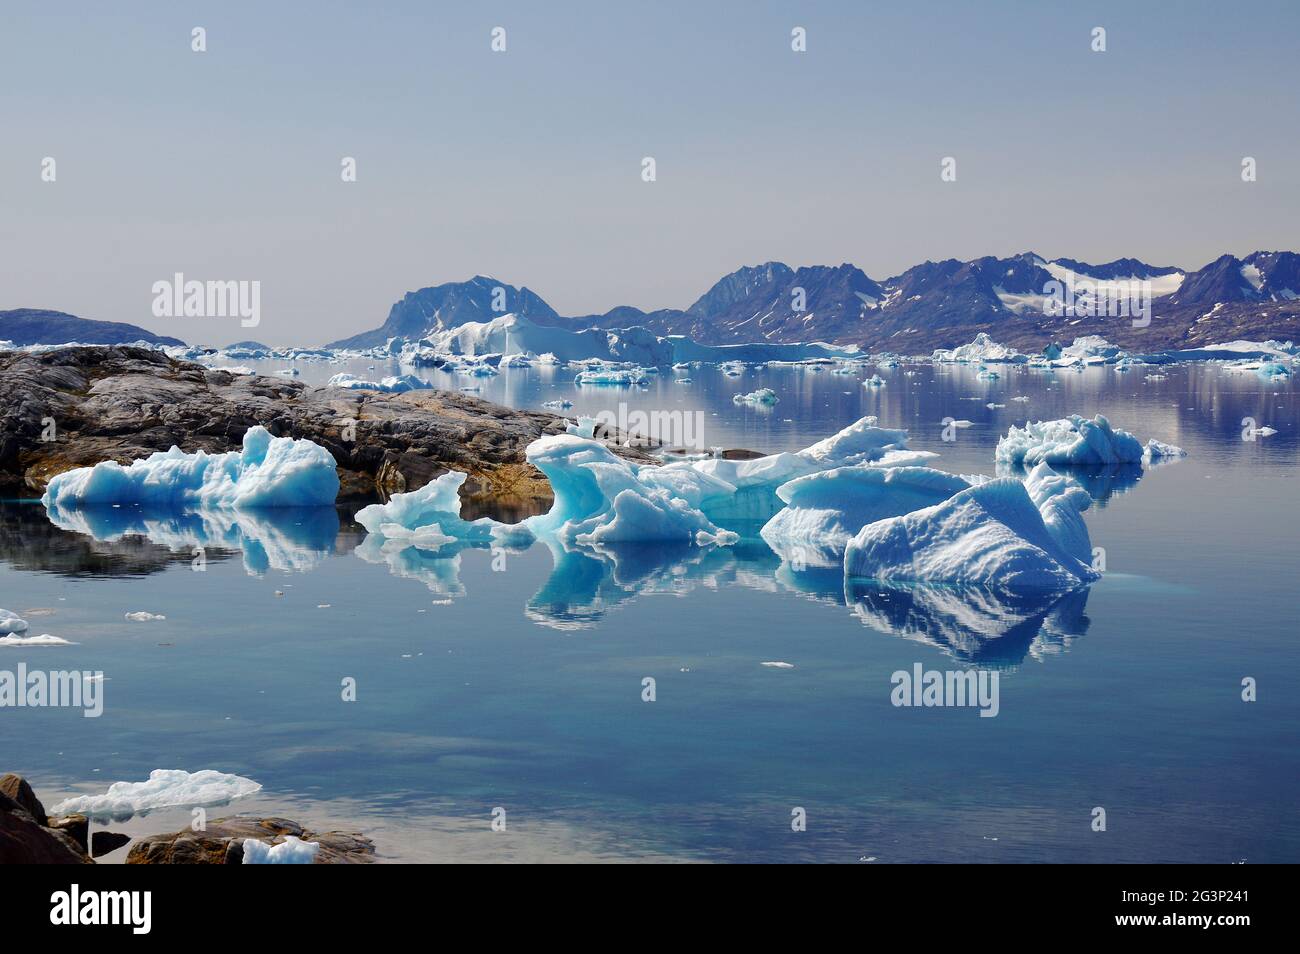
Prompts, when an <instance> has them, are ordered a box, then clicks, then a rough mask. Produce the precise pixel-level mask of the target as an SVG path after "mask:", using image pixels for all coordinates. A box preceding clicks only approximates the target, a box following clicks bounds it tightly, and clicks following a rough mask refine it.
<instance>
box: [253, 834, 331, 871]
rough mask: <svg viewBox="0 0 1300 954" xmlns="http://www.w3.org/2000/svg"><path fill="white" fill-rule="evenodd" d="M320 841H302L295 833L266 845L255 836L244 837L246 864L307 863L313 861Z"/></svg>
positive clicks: (318, 849)
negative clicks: (275, 843) (273, 843)
mask: <svg viewBox="0 0 1300 954" xmlns="http://www.w3.org/2000/svg"><path fill="white" fill-rule="evenodd" d="M318 851H320V842H318V841H303V840H302V839H301V838H299V837H298V836H297V835H285V836H284V841H282V842H280V843H279V844H278V845H268V844H267V843H266V842H264V841H258V840H257V839H256V838H245V839H244V861H243V863H244V864H246V865H309V864H312V863H313V862H315V860H316V852H318Z"/></svg>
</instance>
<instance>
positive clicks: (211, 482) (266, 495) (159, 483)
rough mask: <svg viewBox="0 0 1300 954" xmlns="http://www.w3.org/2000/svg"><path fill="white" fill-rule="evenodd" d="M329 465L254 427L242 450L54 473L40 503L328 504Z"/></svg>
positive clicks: (317, 452)
mask: <svg viewBox="0 0 1300 954" xmlns="http://www.w3.org/2000/svg"><path fill="white" fill-rule="evenodd" d="M338 492H339V478H338V472H337V466H336V464H335V462H334V458H333V457H332V456H331V455H330V452H329V451H327V450H326V449H325V448H323V447H321V446H320V445H319V444H316V443H314V442H312V441H310V440H307V439H305V438H304V439H302V440H295V439H294V438H292V437H272V436H271V434H270V432H269V431H267V429H266V428H264V427H262V426H261V425H256V426H254V427H250V428H249V429H248V430H247V431H246V432H245V433H244V441H243V449H242V450H239V451H229V452H227V453H224V454H209V453H207V452H206V451H196V452H195V453H193V454H186V453H184V452H183V451H182V450H180V448H178V447H172V449H171V450H169V451H165V452H162V451H160V452H158V453H156V454H151V455H150V456H149V457H147V458H145V459H144V460H135V461H132V462H131V463H130V464H128V465H126V466H125V467H124V466H122V465H121V464H119V463H117V462H116V461H111V460H109V461H101V462H100V463H98V464H96V465H95V466H94V467H81V468H78V469H76V470H69V471H65V472H63V473H61V474H58V475H56V476H55V477H54V478H53V479H52V480H51V481H50V482H49V485H48V486H47V487H46V490H45V494H44V496H43V497H42V498H41V502H42V503H43V504H45V506H46V508H47V509H49V508H52V507H64V508H75V507H78V506H81V505H83V504H127V503H133V504H144V505H152V506H171V507H196V508H222V507H234V508H241V507H247V508H258V507H301V506H321V505H330V506H332V505H333V504H334V498H335V497H337V496H338Z"/></svg>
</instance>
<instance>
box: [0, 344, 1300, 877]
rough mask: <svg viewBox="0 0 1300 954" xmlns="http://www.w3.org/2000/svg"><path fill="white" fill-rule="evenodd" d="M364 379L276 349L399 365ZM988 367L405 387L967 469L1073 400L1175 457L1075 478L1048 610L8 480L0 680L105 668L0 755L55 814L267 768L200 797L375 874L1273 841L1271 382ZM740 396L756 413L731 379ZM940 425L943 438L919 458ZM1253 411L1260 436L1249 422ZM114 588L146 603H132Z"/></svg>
mask: <svg viewBox="0 0 1300 954" xmlns="http://www.w3.org/2000/svg"><path fill="white" fill-rule="evenodd" d="M373 363H374V362H359V363H356V364H354V365H353V366H351V367H347V366H337V365H335V366H330V365H312V364H301V365H299V367H300V368H301V369H302V371H303V377H304V378H305V379H307V380H323V379H324V378H326V377H328V376H329V375H330V374H333V373H336V372H338V371H340V370H351V371H353V372H354V373H358V374H368V375H372V376H376V375H381V374H384V373H392V371H393V370H395V369H389V368H385V367H383V366H382V365H381V366H380V367H377V368H376V369H375V370H374V371H368V370H367V368H366V365H367V364H373ZM264 367H266V368H270V369H274V367H278V365H268V366H264ZM1000 370H1001V371H1002V375H1003V376H1002V377H1001V378H1000V379H999V380H997V381H991V382H986V381H980V380H977V378H976V376H975V370H974V369H971V368H952V367H941V368H931V367H929V366H927V365H916V366H904V367H902V368H898V369H893V370H889V371H880V372H879V373H880V374H881V376H882V377H885V378H886V380H887V382H888V383H887V384H886V386H885V387H883V388H878V389H872V390H868V389H866V388H863V387H862V385H861V379H862V377H863V376H864V375H863V374H860V373H859V374H854V375H834V374H831V373H829V372H825V371H824V372H811V371H806V370H802V369H792V368H781V369H763V370H757V371H754V370H751V371H747V372H746V373H745V374H744V375H743V376H741V377H740V378H729V377H726V376H724V375H722V374H721V373H720V372H718V371H716V370H714V369H693V370H692V371H690V372H688V373H689V376H690V377H691V378H692V382H691V383H690V384H680V383H675V382H674V381H673V377H674V376H673V375H671V374H667V373H665V374H663V375H661V376H660V377H659V378H658V379H652V381H651V384H650V386H649V387H648V388H645V389H639V388H638V389H589V388H588V389H581V390H578V389H575V388H574V387H573V384H572V373H571V372H568V371H555V370H549V369H525V370H507V371H505V372H503V373H502V374H501V375H500V376H499V377H496V378H491V379H487V380H482V379H477V380H472V381H467V380H465V379H464V378H459V379H457V378H455V377H454V376H452V375H447V374H444V373H442V372H436V371H428V372H425V373H426V374H427V376H428V377H429V378H430V379H431V380H433V381H435V382H436V383H437V384H438V385H439V386H444V387H462V386H466V385H471V386H479V387H481V388H482V390H481V392H479V393H481V395H482V396H483V397H485V398H489V399H492V400H497V401H502V402H504V403H509V404H512V405H516V406H524V407H540V406H541V403H542V402H543V401H547V400H555V399H559V398H567V399H569V400H572V401H573V402H574V405H575V407H574V409H573V411H572V412H571V413H588V414H592V413H595V412H597V411H600V410H616V409H617V406H618V404H619V402H625V403H626V404H627V406H628V407H629V408H632V409H635V408H643V409H683V410H689V411H695V410H699V411H702V412H703V415H704V421H705V428H706V433H705V442H706V443H707V444H709V445H722V446H728V447H738V446H739V447H748V448H753V449H756V450H761V451H765V452H770V451H776V450H794V449H797V448H799V447H802V446H805V445H807V444H809V443H811V442H812V441H814V440H817V439H819V438H821V437H824V436H826V435H828V434H830V433H832V432H834V431H835V430H837V429H838V428H840V427H842V426H844V425H845V424H848V423H850V422H851V421H853V420H856V419H857V418H858V417H860V416H861V415H863V414H876V415H878V416H879V417H880V421H881V423H882V424H883V425H886V426H896V427H906V428H908V429H909V430H910V431H911V433H912V435H913V438H912V446H913V447H916V448H920V449H926V450H934V451H937V452H939V453H941V454H942V457H940V458H939V459H938V461H937V462H936V465H937V466H941V467H943V468H945V469H948V470H952V471H955V472H959V473H977V472H979V473H992V472H993V447H994V445H995V443H996V441H997V437H998V436H999V434H1001V433H1004V432H1005V430H1006V428H1007V426H1009V425H1010V424H1012V423H1022V422H1023V421H1024V419H1025V418H1026V417H1031V418H1034V419H1042V418H1054V417H1059V416H1062V415H1064V414H1068V413H1080V414H1088V415H1091V414H1094V413H1097V412H1103V413H1106V414H1107V415H1109V416H1110V418H1111V420H1112V422H1113V423H1114V424H1115V425H1116V426H1120V427H1124V428H1126V429H1128V430H1131V431H1133V432H1134V433H1136V434H1137V435H1138V436H1139V437H1140V438H1142V439H1143V440H1145V439H1146V438H1148V437H1155V438H1158V439H1160V440H1163V441H1167V442H1170V443H1174V444H1178V445H1180V446H1182V447H1184V448H1185V449H1186V450H1187V451H1188V453H1189V456H1188V458H1186V459H1185V460H1183V461H1181V462H1177V463H1172V464H1168V465H1165V466H1161V467H1157V468H1154V469H1151V470H1148V471H1147V472H1146V473H1145V474H1144V475H1140V477H1139V475H1137V474H1132V473H1128V474H1110V475H1090V479H1089V483H1088V485H1089V487H1090V489H1091V490H1092V491H1093V493H1094V495H1095V497H1096V498H1097V503H1096V504H1095V505H1094V507H1093V508H1092V510H1090V511H1089V513H1088V518H1087V519H1088V525H1089V528H1090V531H1091V533H1092V538H1093V543H1094V545H1097V546H1101V547H1104V548H1105V551H1106V563H1107V573H1106V575H1105V577H1104V578H1103V580H1102V581H1101V582H1099V583H1097V584H1096V585H1094V586H1092V587H1091V588H1090V589H1089V590H1087V591H1086V592H1084V593H1080V594H1077V595H1075V596H1073V597H1071V598H1069V599H1067V600H1064V601H1061V602H1059V603H1048V604H1043V603H1041V602H1035V601H1034V600H1025V601H1020V602H1018V603H1016V604H1014V605H1013V604H1008V603H1007V602H1005V601H1003V602H996V601H992V602H990V601H988V600H980V599H976V598H974V597H973V596H970V595H969V594H961V593H952V592H947V593H945V592H943V591H941V590H940V591H915V592H908V591H901V592H900V591H888V590H881V589H873V588H871V587H863V586H852V587H849V588H848V590H847V591H846V588H845V586H844V583H843V581H842V579H841V578H840V575H839V573H838V572H836V571H824V570H822V571H812V570H810V571H806V572H803V573H796V572H794V571H793V570H791V568H790V567H788V566H782V565H781V564H780V562H779V560H778V559H777V558H776V557H775V556H774V555H773V554H772V553H771V551H770V550H769V549H768V548H767V547H766V546H765V545H764V544H763V543H762V541H761V540H758V539H754V538H747V539H746V540H745V541H743V542H742V543H741V544H740V545H738V546H736V547H731V548H723V549H716V550H709V551H699V550H694V549H689V548H688V549H684V550H664V549H663V548H658V547H640V548H631V549H625V550H622V551H619V552H616V553H607V554H603V555H601V554H581V553H556V552H552V550H551V549H550V548H548V547H547V546H545V545H542V544H536V545H534V546H532V547H531V548H530V549H528V550H526V551H520V552H514V551H511V552H507V553H505V554H504V556H501V555H496V556H494V555H493V554H491V553H489V552H488V551H486V550H473V549H470V550H463V551H461V552H460V553H458V554H456V555H454V556H440V555H437V554H430V553H424V552H422V551H418V550H414V549H406V550H387V551H385V550H383V549H382V548H379V547H376V546H374V545H373V544H367V543H366V542H365V537H364V533H363V532H362V531H360V529H359V528H358V527H357V526H356V525H355V524H354V523H353V522H352V521H351V519H350V514H349V513H348V512H346V511H344V510H340V511H338V512H334V511H331V510H328V509H327V510H325V511H324V512H307V513H300V512H294V513H285V514H264V515H261V516H259V517H242V518H240V519H239V520H234V519H233V518H232V519H231V521H229V522H227V523H225V524H222V525H217V524H216V523H215V522H213V521H209V522H208V523H207V524H205V523H204V522H203V521H202V520H200V519H198V518H194V517H186V516H184V515H162V516H160V515H140V514H135V513H131V512H128V511H124V510H119V511H115V512H112V513H109V514H101V515H97V516H94V517H93V519H88V520H86V521H85V522H83V523H82V524H81V525H80V527H79V529H65V528H60V527H55V526H52V525H51V524H50V522H49V521H48V520H47V519H46V517H45V514H44V510H43V508H41V507H40V505H39V504H33V503H9V504H5V505H4V506H3V507H2V508H0V606H3V607H5V608H8V609H11V610H14V611H16V612H19V613H20V614H21V615H25V616H26V617H27V618H28V620H29V622H30V623H31V624H32V631H33V632H36V633H40V632H50V633H53V634H56V635H59V636H62V637H64V638H67V639H70V640H73V641H75V642H76V643H77V645H75V646H68V647H60V648H47V649H36V648H29V649H12V648H7V649H0V668H9V669H13V668H14V667H15V666H16V665H17V663H18V662H19V661H24V662H26V663H27V664H28V665H29V666H31V667H40V668H63V669H90V670H95V669H102V670H103V671H104V673H105V674H106V677H107V681H106V682H105V684H104V691H105V712H104V715H103V716H102V717H101V718H99V719H86V718H83V717H82V716H81V714H80V713H79V712H78V711H75V710H56V709H44V710H42V709H21V710H16V709H10V710H4V711H3V712H0V753H3V759H2V760H0V762H2V764H0V770H9V771H18V772H21V773H23V774H24V775H26V776H27V777H28V778H29V779H30V780H31V781H32V782H33V784H34V785H35V787H36V789H37V791H38V794H40V796H41V797H42V798H43V799H44V801H45V802H46V804H47V806H48V805H50V804H52V803H53V802H55V801H57V800H58V799H59V798H61V797H64V796H66V795H69V794H74V793H80V792H93V791H103V790H104V789H105V788H106V787H107V785H108V784H109V783H110V782H112V781H114V780H119V779H127V780H138V779H143V778H144V777H146V776H147V774H148V772H149V771H150V770H151V769H153V768H160V767H165V768H185V769H188V770H191V771H195V770H198V769H202V768H213V769H219V770H221V771H226V772H234V773H237V774H240V775H246V776H249V777H251V778H253V779H255V780H257V781H258V782H260V783H262V785H263V786H264V788H263V790H262V792H261V793H260V794H258V795H257V796H254V797H252V798H250V799H245V800H241V801H239V802H237V803H235V804H234V805H232V806H230V808H228V809H224V810H223V809H218V810H215V811H214V815H219V814H222V813H224V812H234V811H253V812H260V813H277V814H282V815H286V816H288V817H292V818H295V819H297V820H300V821H303V822H305V823H307V824H309V825H314V826H315V827H317V828H328V827H346V828H349V829H360V830H362V831H365V832H367V833H369V834H370V835H371V836H372V837H374V839H375V840H376V842H377V844H378V847H379V852H380V854H381V856H382V857H384V858H387V859H400V860H471V859H472V860H489V859H512V860H534V859H557V860H558V859H605V860H618V859H629V860H637V859H656V860H669V859H671V860H735V861H781V860H827V861H845V862H859V861H871V862H872V863H890V862H914V861H1025V862H1028V861H1035V862H1038V861H1090V862H1113V861H1117V862H1137V861H1162V862H1163V861H1201V862H1236V861H1241V860H1243V859H1244V860H1246V861H1248V862H1264V861H1286V862H1294V861H1297V860H1300V821H1298V820H1297V819H1300V814H1298V813H1297V807H1300V806H1298V804H1297V803H1298V801H1300V797H1298V796H1297V786H1296V779H1297V777H1300V771H1298V769H1300V755H1298V754H1297V752H1298V748H1297V745H1296V740H1297V735H1298V732H1300V696H1298V694H1297V691H1296V690H1297V678H1298V677H1300V651H1298V649H1297V640H1298V639H1300V637H1298V636H1297V632H1296V612H1295V605H1296V579H1297V570H1300V550H1298V549H1297V546H1296V533H1297V529H1298V528H1300V522H1298V521H1297V518H1296V499H1297V496H1296V487H1297V478H1298V476H1300V475H1298V474H1297V447H1298V443H1300V431H1298V429H1297V423H1298V415H1297V404H1296V397H1295V390H1294V388H1293V386H1292V385H1291V384H1289V383H1286V384H1277V383H1272V382H1264V381H1261V380H1260V379H1259V378H1257V377H1255V376H1253V375H1249V374H1238V373H1232V372H1228V371H1225V370H1223V369H1221V368H1218V367H1207V366H1199V367H1196V366H1194V367H1169V368H1160V369H1142V368H1137V369H1134V370H1133V371H1131V372H1129V373H1127V374H1123V373H1118V372H1116V371H1114V370H1113V369H1111V368H1096V369H1091V370H1089V371H1087V372H1085V373H1082V374H1074V373H1058V374H1046V373H1042V372H1037V371H1030V370H1027V369H1023V368H1019V369H1018V368H1010V369H1000ZM875 372H876V369H874V368H873V369H869V370H868V371H867V372H866V374H867V375H869V374H871V373H875ZM908 372H911V373H910V374H909V373H908ZM757 387H771V388H772V389H773V390H775V391H776V392H777V394H778V395H779V396H780V402H779V403H778V404H777V405H776V406H775V407H774V408H772V409H770V410H755V409H753V408H748V407H739V406H736V405H734V404H733V403H732V401H731V396H732V395H733V394H735V393H741V392H747V391H752V390H753V389H755V388H757ZM1016 396H1023V397H1027V398H1029V400H1028V401H1027V402H1018V401H1013V400H1012V398H1013V397H1016ZM990 403H992V404H1004V405H1005V407H1002V408H989V407H987V406H986V405H988V404H990ZM945 417H950V418H957V419H967V420H970V421H971V422H973V426H971V427H969V428H965V429H961V430H959V431H958V432H957V439H956V441H954V442H945V441H943V440H942V432H943V427H944V426H943V424H942V423H941V422H942V421H943V419H944V418H945ZM1246 417H1251V418H1253V419H1254V420H1255V421H1256V422H1258V424H1260V425H1269V426H1272V427H1274V428H1276V429H1277V433H1276V434H1274V435H1272V436H1269V437H1264V438H1260V439H1258V440H1256V441H1253V442H1251V441H1244V440H1243V439H1242V430H1243V427H1242V420H1243V418H1246ZM196 542H197V543H199V544H201V545H203V546H204V547H205V548H206V552H207V555H208V559H207V564H206V569H205V570H204V571H203V572H194V571H193V569H192V566H191V552H192V547H193V546H194V545H195V543H196ZM140 610H147V611H149V612H152V613H160V614H163V615H165V616H166V617H167V618H166V619H165V620H161V621H152V622H145V623H137V622H130V621H128V620H126V619H125V618H124V617H125V614H126V613H129V612H135V611H140ZM772 661H782V662H788V663H791V664H792V665H793V668H773V667H765V666H763V665H762V663H763V662H772ZM917 663H920V664H922V665H923V666H924V667H925V668H926V669H939V670H947V669H959V668H963V667H966V666H971V665H975V666H980V667H984V668H989V669H993V670H995V671H997V672H998V673H999V679H1000V711H999V714H998V715H997V717H996V718H980V717H979V716H978V712H977V711H976V710H975V709H969V708H966V709H962V708H928V709H927V708H896V707H894V706H893V705H892V704H891V702H890V690H891V683H890V677H891V674H892V673H894V672H895V671H896V670H900V669H903V670H911V668H912V667H913V665H914V664H917ZM647 676H648V677H653V678H654V679H655V680H656V699H655V701H654V702H645V701H642V680H643V679H644V678H645V677H647ZM346 677H352V678H354V679H355V680H356V683H357V701H356V702H351V703H345V702H343V701H342V700H341V698H340V692H341V690H340V683H341V680H343V679H344V678H346ZM1247 677H1252V678H1254V679H1256V680H1257V683H1258V701H1256V702H1253V703H1247V702H1244V701H1242V698H1241V692H1242V680H1243V679H1244V678H1247ZM1095 807H1102V808H1104V809H1105V811H1106V820H1107V830H1106V831H1104V832H1095V831H1093V830H1092V826H1091V823H1092V817H1093V815H1092V813H1093V809H1094V808H1095ZM496 808H503V809H504V810H505V813H506V830H505V831H503V832H501V831H493V830H492V828H491V822H492V818H493V814H492V813H493V810H494V809H496ZM796 808H802V809H804V810H805V812H806V816H807V830H806V831H802V832H796V831H793V830H792V828H791V818H792V814H791V813H792V810H794V809H796ZM188 822H189V814H188V812H164V813H159V814H154V815H150V816H147V817H144V818H140V817H137V818H135V819H132V820H131V821H129V822H126V823H123V824H113V825H111V826H110V827H112V828H115V829H117V830H126V831H131V832H135V833H145V832H153V831H168V830H175V829H177V828H180V827H183V826H185V825H187V824H188ZM124 854H125V850H121V851H119V852H117V853H115V855H114V856H110V860H113V859H120V858H121V857H122V856H123V855H124Z"/></svg>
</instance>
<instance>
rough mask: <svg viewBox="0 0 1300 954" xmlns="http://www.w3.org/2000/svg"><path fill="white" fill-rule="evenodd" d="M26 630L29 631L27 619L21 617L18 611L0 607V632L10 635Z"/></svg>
mask: <svg viewBox="0 0 1300 954" xmlns="http://www.w3.org/2000/svg"><path fill="white" fill-rule="evenodd" d="M25 632H27V620H25V619H21V618H20V617H19V616H18V614H17V613H12V612H10V611H9V610H7V609H0V634H2V635H6V636H8V635H10V634H13V633H25Z"/></svg>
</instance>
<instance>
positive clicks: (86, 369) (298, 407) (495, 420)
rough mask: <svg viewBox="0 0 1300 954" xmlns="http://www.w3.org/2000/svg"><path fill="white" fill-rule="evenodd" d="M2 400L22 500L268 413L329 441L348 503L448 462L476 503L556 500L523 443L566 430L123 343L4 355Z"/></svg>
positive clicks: (269, 422) (4, 488) (5, 485)
mask: <svg viewBox="0 0 1300 954" xmlns="http://www.w3.org/2000/svg"><path fill="white" fill-rule="evenodd" d="M0 407H2V408H3V410H2V411H0V495H5V496H14V497H30V496H37V495H39V494H41V493H43V492H44V490H45V486H46V484H47V483H48V482H49V480H50V478H52V477H53V476H54V475H55V474H58V473H61V472H62V471H65V470H71V469H73V468H76V467H86V466H90V465H93V464H96V463H98V462H99V461H101V460H116V461H118V462H120V463H128V462H130V461H131V460H134V459H137V458H141V457H147V456H148V455H149V454H152V453H153V452H155V451H165V450H167V449H169V448H170V447H172V446H173V445H175V446H177V447H179V448H180V449H181V450H183V451H186V452H188V453H192V452H194V451H197V450H205V451H209V452H223V451H229V450H236V449H238V448H239V447H240V442H241V440H242V438H243V435H244V432H245V431H246V430H248V428H249V427H251V426H252V425H254V424H261V425H263V426H264V427H266V428H267V430H269V431H270V432H271V433H272V434H274V435H275V436H277V437H295V438H308V439H310V440H312V441H314V442H316V443H317V444H320V445H321V446H322V447H325V448H326V449H327V450H329V452H330V453H331V454H332V455H333V456H334V459H335V460H336V461H337V462H338V467H339V480H340V483H341V488H340V491H339V498H340V499H341V500H342V499H352V498H365V497H373V496H375V495H376V494H377V495H379V496H381V497H383V496H387V495H389V494H393V493H402V492H405V491H410V490H415V489H417V488H419V487H422V486H423V485H424V484H426V483H428V482H429V481H430V480H432V479H433V478H434V477H437V476H438V475H439V474H442V473H445V472H446V471H447V470H451V469H455V470H461V471H464V472H466V473H467V474H468V475H469V479H468V480H467V481H466V483H465V487H464V489H463V491H462V493H463V494H464V495H465V496H466V497H467V498H468V499H470V500H473V499H475V498H476V497H491V498H493V499H505V500H509V499H514V500H519V501H529V500H549V499H550V498H551V489H550V485H549V484H548V483H547V481H546V479H545V478H544V477H543V476H542V475H541V473H540V472H539V471H538V470H537V469H536V468H534V467H533V466H532V465H531V464H529V463H528V462H527V461H526V460H525V459H524V448H526V447H527V446H528V445H529V444H530V443H531V442H532V441H534V440H536V439H537V438H539V437H542V436H543V435H546V434H559V433H563V432H564V429H565V419H564V418H563V417H561V416H559V415H555V414H549V413H546V412H542V411H521V410H515V409H513V408H508V407H503V406H501V405H498V404H493V403H492V402H490V401H484V400H482V399H481V398H476V397H472V396H469V395H465V394H461V393H458V392H451V391H438V390H416V391H408V392H405V393H401V394H385V393H380V392H377V391H366V390H361V391H357V390H345V389H341V388H330V387H311V386H308V385H306V384H303V383H302V382H299V381H294V380H291V379H282V378H275V377H268V376H265V375H234V374H230V373H229V372H226V371H217V370H213V369H211V368H206V367H204V366H202V365H199V364H195V363H193V362H188V361H178V360H175V359H173V358H169V357H168V356H167V355H165V354H163V353H162V352H159V351H154V350H150V349H146V348H134V347H129V346H118V345H114V346H104V347H68V348H60V349H57V350H52V351H47V352H43V353H37V354H32V353H27V352H23V351H13V352H0ZM617 452H618V453H620V454H622V455H623V456H626V457H629V458H632V459H638V460H643V461H649V460H651V458H649V457H648V456H647V455H645V454H644V453H643V452H641V451H638V450H635V449H632V448H618V449H617Z"/></svg>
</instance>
